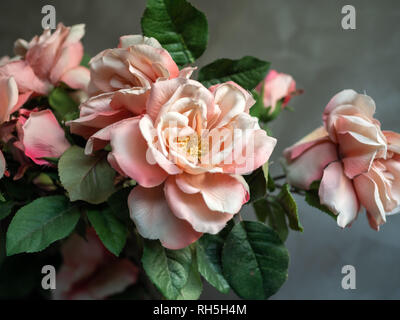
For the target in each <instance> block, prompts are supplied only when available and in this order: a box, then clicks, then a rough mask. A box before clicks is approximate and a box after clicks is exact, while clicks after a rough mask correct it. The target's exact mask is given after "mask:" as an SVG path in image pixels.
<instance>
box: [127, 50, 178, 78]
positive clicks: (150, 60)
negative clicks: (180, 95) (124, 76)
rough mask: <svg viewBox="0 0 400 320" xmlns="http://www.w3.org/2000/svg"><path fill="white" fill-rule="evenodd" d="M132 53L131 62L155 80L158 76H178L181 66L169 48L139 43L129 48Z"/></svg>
mask: <svg viewBox="0 0 400 320" xmlns="http://www.w3.org/2000/svg"><path fill="white" fill-rule="evenodd" d="M127 49H128V50H129V52H130V53H131V54H130V55H129V62H130V63H131V65H133V66H134V67H135V68H136V69H138V70H140V71H141V72H142V73H144V74H145V75H146V76H148V77H149V78H150V79H151V80H152V81H153V82H155V81H156V80H157V79H158V78H167V79H173V78H176V77H178V75H179V68H178V66H177V65H176V63H175V62H174V60H173V59H172V57H171V55H170V54H169V53H168V51H167V50H165V49H162V48H154V47H152V46H149V45H146V44H138V45H134V46H131V47H128V48H127Z"/></svg>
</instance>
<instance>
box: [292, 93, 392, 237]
mask: <svg viewBox="0 0 400 320" xmlns="http://www.w3.org/2000/svg"><path fill="white" fill-rule="evenodd" d="M374 113H375V103H374V102H373V100H372V99H371V98H370V97H368V96H366V95H361V94H357V93H356V92H355V91H353V90H344V91H342V92H340V93H338V94H337V95H335V96H334V97H333V98H332V100H331V101H330V102H329V103H328V105H327V107H326V109H325V112H324V115H323V120H324V127H321V128H318V129H317V130H315V131H314V132H312V133H311V134H309V135H308V136H307V137H305V138H304V139H302V140H301V141H300V142H298V143H297V144H295V145H294V146H292V147H290V148H288V149H286V150H285V151H284V156H285V159H286V174H287V180H288V182H289V183H290V184H291V185H293V186H295V187H298V188H301V189H309V187H310V185H311V183H312V182H314V181H318V180H321V185H320V189H319V197H320V202H321V204H324V205H326V206H327V207H328V208H329V209H330V210H331V211H332V212H333V213H335V214H337V215H338V219H337V222H338V225H339V226H341V227H346V226H348V225H350V224H351V223H352V221H354V220H355V219H356V218H357V214H358V212H359V210H360V207H364V208H365V209H366V210H367V216H368V220H369V223H370V225H371V227H372V228H374V229H376V230H377V229H378V228H379V225H381V224H383V223H384V222H385V221H386V215H389V214H391V213H395V212H397V211H399V208H400V183H398V181H400V180H399V179H400V162H399V161H400V135H399V134H397V133H395V132H388V131H381V129H380V123H379V122H378V121H377V120H376V119H374V118H373V114H374Z"/></svg>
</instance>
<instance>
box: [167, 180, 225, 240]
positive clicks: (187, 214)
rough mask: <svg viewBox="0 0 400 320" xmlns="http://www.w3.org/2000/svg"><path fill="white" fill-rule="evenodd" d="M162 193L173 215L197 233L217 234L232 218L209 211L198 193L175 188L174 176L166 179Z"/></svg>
mask: <svg viewBox="0 0 400 320" xmlns="http://www.w3.org/2000/svg"><path fill="white" fill-rule="evenodd" d="M164 191H165V197H166V199H167V202H168V205H169V207H170V208H171V210H172V212H173V214H174V215H175V216H176V217H177V218H179V219H183V220H186V221H187V222H189V223H190V225H191V226H192V227H193V229H194V230H196V231H197V232H206V233H211V234H217V233H218V232H219V231H221V230H222V229H223V228H224V227H225V225H226V223H227V222H228V221H229V220H230V219H232V218H233V215H232V214H228V213H224V212H218V211H212V210H210V209H209V208H208V207H207V205H206V203H205V201H204V199H203V197H202V196H201V194H200V193H195V194H188V193H184V192H183V191H182V190H181V189H180V188H179V187H178V186H177V184H176V181H175V177H174V176H170V177H169V178H168V179H167V181H166V183H165V187H164ZM206 197H207V196H206ZM209 202H210V203H211V199H209Z"/></svg>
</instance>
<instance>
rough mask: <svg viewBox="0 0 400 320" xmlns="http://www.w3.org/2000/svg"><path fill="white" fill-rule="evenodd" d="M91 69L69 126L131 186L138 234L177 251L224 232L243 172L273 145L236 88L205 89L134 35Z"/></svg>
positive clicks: (241, 192)
mask: <svg viewBox="0 0 400 320" xmlns="http://www.w3.org/2000/svg"><path fill="white" fill-rule="evenodd" d="M90 71H91V80H90V84H89V92H90V94H91V97H90V99H88V100H87V101H86V102H84V103H83V104H82V105H81V108H80V117H79V118H78V119H76V120H73V121H71V122H70V123H69V125H70V127H71V131H72V133H75V134H80V135H82V136H84V137H85V138H87V139H88V143H87V145H86V149H85V151H86V153H87V154H91V153H93V152H95V151H96V150H99V149H101V148H103V147H104V146H106V145H107V144H110V146H111V152H110V153H109V154H108V161H109V163H110V164H111V166H112V167H113V168H114V169H115V170H116V171H118V172H119V173H120V174H121V175H122V176H127V177H129V178H131V179H134V180H135V181H137V182H138V184H139V186H137V187H135V188H134V189H133V190H132V192H131V194H130V196H129V201H128V202H129V207H130V210H131V218H132V220H133V221H134V222H135V224H136V227H137V229H138V231H139V233H140V234H141V235H142V236H143V237H145V238H149V239H160V241H161V242H162V244H163V245H164V246H166V247H168V248H171V249H179V248H183V247H186V246H188V245H189V244H191V243H192V242H194V241H196V240H197V239H198V238H199V237H200V236H201V234H202V233H211V234H216V233H218V232H219V231H220V230H221V229H223V228H224V226H225V225H226V223H227V222H228V221H229V220H230V219H232V217H233V215H234V214H236V213H238V212H239V210H240V209H241V207H242V205H243V204H244V203H246V202H247V201H248V199H249V188H248V185H247V183H246V181H245V180H244V179H243V178H242V176H241V174H246V173H250V172H252V171H254V170H255V169H257V168H258V167H260V166H262V165H263V164H264V163H265V162H267V160H268V158H269V157H270V155H271V153H272V151H273V149H274V146H275V144H276V140H275V139H274V138H271V137H269V136H268V135H267V134H266V132H265V131H264V130H262V129H260V127H259V125H258V121H257V119H256V118H253V117H251V116H250V115H249V109H250V107H251V106H252V105H253V104H254V99H253V98H252V96H251V95H250V93H249V92H247V91H246V90H244V89H243V88H241V87H240V86H239V85H237V84H235V83H234V82H226V83H221V84H218V85H215V86H212V87H210V88H209V89H207V88H205V87H204V86H203V85H202V84H201V83H199V82H197V81H195V80H190V79H188V78H189V77H190V75H191V73H192V71H193V68H190V67H189V68H185V69H183V70H181V71H180V72H179V70H178V67H177V65H176V64H175V63H174V61H173V60H172V58H171V56H170V55H169V53H168V52H167V51H166V50H164V49H163V48H162V47H161V45H160V44H159V43H158V41H157V40H156V39H154V38H146V37H142V36H139V35H134V36H124V37H122V38H121V39H120V43H119V47H118V48H115V49H107V50H105V51H103V52H101V53H99V54H98V55H97V56H96V57H94V58H93V59H92V60H91V62H90Z"/></svg>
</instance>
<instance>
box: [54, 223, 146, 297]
mask: <svg viewBox="0 0 400 320" xmlns="http://www.w3.org/2000/svg"><path fill="white" fill-rule="evenodd" d="M86 238H87V241H86V240H85V239H83V238H81V237H80V236H79V235H77V234H73V235H72V236H71V237H70V238H69V239H68V240H67V241H66V242H65V244H64V245H63V246H62V249H61V252H62V255H63V264H62V266H61V268H60V269H59V270H58V272H57V278H56V283H57V286H56V290H54V291H53V299H55V300H99V299H105V298H107V297H109V296H111V295H114V294H117V293H121V292H123V291H124V290H125V289H126V288H127V287H129V286H130V285H133V284H135V283H136V281H137V279H138V273H139V269H138V268H137V267H136V266H135V265H134V264H133V263H132V262H131V261H129V260H128V259H118V258H117V257H115V256H113V255H112V254H111V253H110V252H108V251H107V249H106V248H105V247H104V246H103V244H102V243H101V241H100V240H99V238H98V237H97V235H96V233H95V231H94V230H93V229H88V230H87V232H86Z"/></svg>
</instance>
